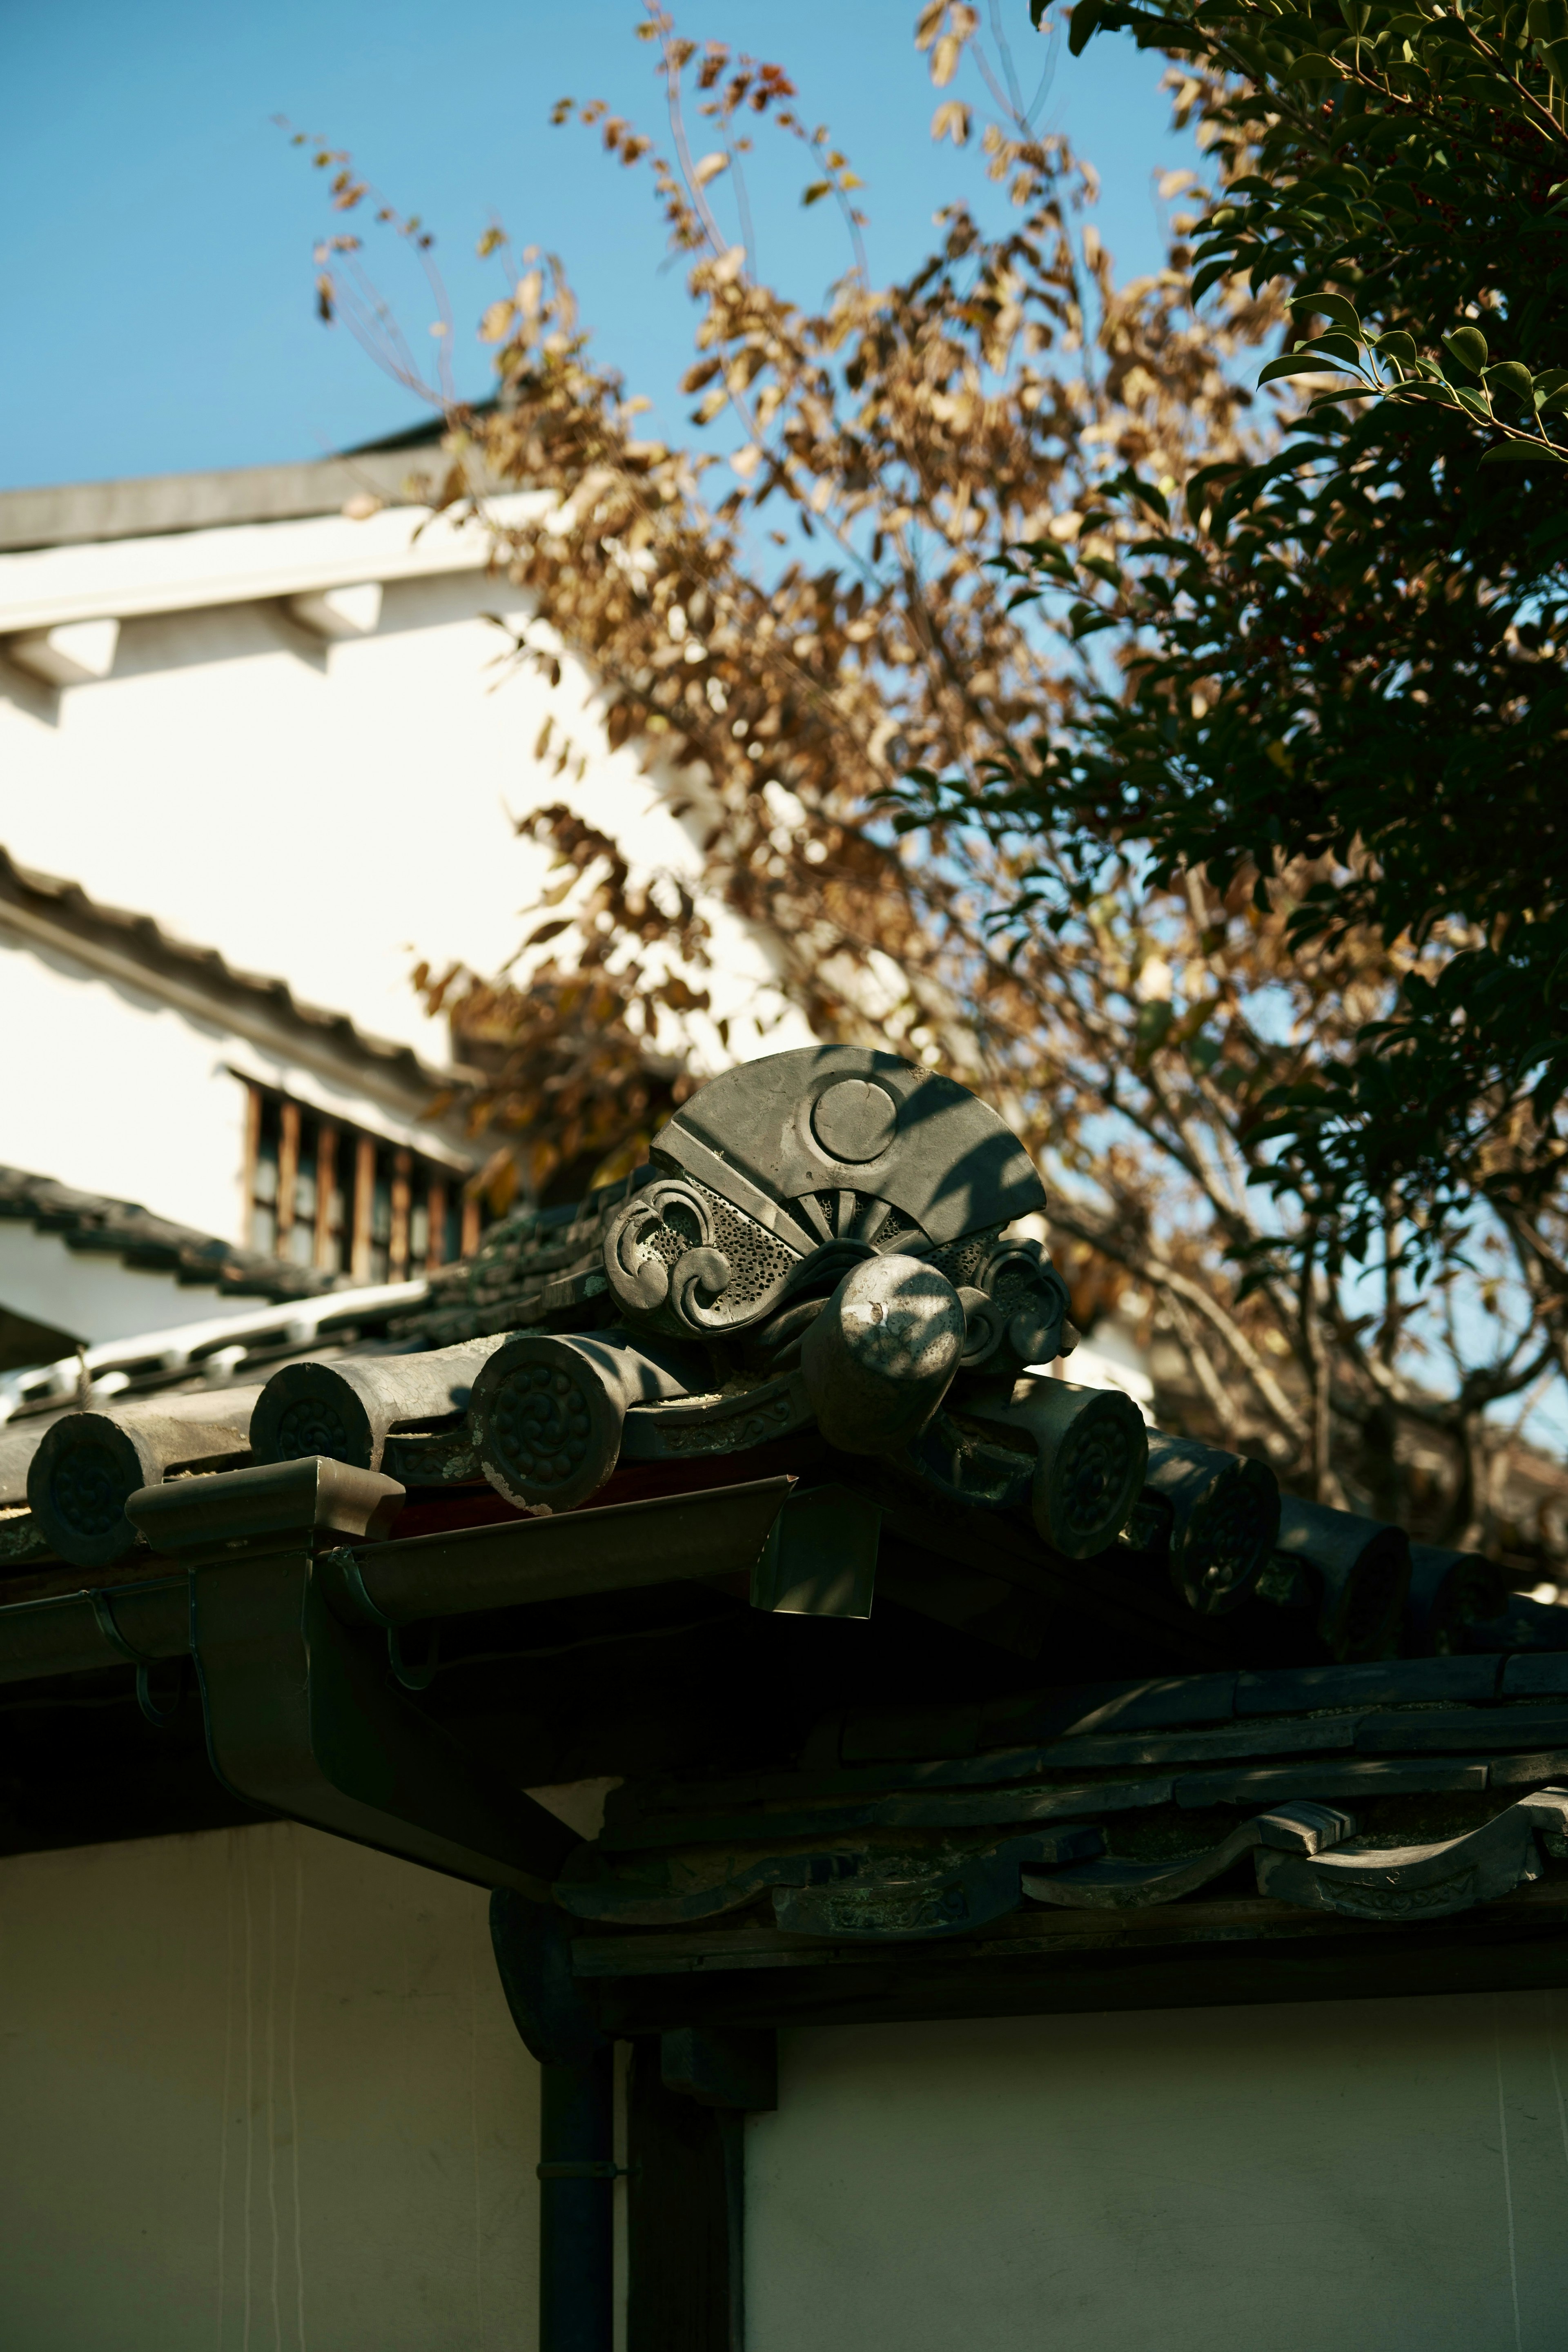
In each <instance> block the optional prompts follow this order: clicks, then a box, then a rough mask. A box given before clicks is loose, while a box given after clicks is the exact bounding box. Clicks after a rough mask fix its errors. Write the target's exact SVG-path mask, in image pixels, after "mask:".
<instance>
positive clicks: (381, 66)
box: [0, 0, 1194, 488]
mask: <svg viewBox="0 0 1568 2352" xmlns="http://www.w3.org/2000/svg"><path fill="white" fill-rule="evenodd" d="M996 5H997V8H998V9H999V12H1000V15H1001V17H1002V21H1003V23H1004V25H1005V28H1006V30H1007V33H1008V37H1009V38H1010V40H1011V41H1012V42H1013V44H1014V47H1015V50H1016V55H1017V58H1018V62H1019V67H1020V72H1021V75H1022V76H1023V78H1024V79H1026V82H1032V79H1033V76H1034V75H1035V74H1036V73H1037V71H1038V68H1039V63H1040V61H1041V58H1042V55H1043V44H1041V43H1040V41H1039V39H1038V37H1037V36H1036V35H1035V34H1034V33H1033V32H1032V30H1031V28H1030V26H1029V22H1028V11H1027V6H1026V0H996ZM641 13H642V12H641V9H640V7H639V5H637V0H575V5H568V6H563V5H560V0H501V5H497V6H493V7H491V8H490V9H489V10H488V11H484V12H480V13H479V14H478V15H476V16H463V17H462V18H457V17H448V16H445V15H444V14H443V13H442V11H440V10H439V9H435V8H432V7H431V6H430V5H428V0H421V5H413V0H376V5H369V0H308V5H307V0H265V5H257V0H251V5H247V6H243V7H242V6H237V5H234V0H228V5H215V0H205V5H197V0H134V5H131V6H127V5H125V0H117V5H108V4H107V0H50V5H47V6H42V5H37V0H34V5H27V0H0V217H3V218H4V219H5V224H6V236H5V244H4V248H3V251H0V289H3V299H4V320H5V332H4V337H3V339H0V488H18V487H22V486H24V485H31V484H37V483H42V482H61V481H83V480H91V479H107V478H115V477H118V476H123V475H132V474H147V473H163V472H175V471H181V470H184V469H186V468H191V467H216V466H239V465H263V464H267V463H269V462H273V461H277V460H280V459H285V458H290V457H313V456H317V455H319V454H321V452H323V451H325V450H328V449H331V448H337V447H342V446H347V445H350V444H353V443H354V442H356V441H361V440H365V439H369V438H371V437H373V436H376V435H379V434H382V433H386V432H390V431H394V430H395V429H396V428H398V427H399V426H401V425H405V424H406V423H408V422H409V421H410V419H411V415H412V414H413V413H414V404H412V403H411V401H410V399H409V397H408V395H407V394H405V392H404V391H402V390H401V389H400V388H399V387H398V386H396V385H395V384H394V383H390V382H388V381H387V380H386V379H384V377H382V376H381V375H379V374H378V373H377V372H376V371H375V369H374V367H373V365H372V364H371V362H370V361H369V360H368V359H366V358H365V357H364V356H363V353H362V352H360V351H359V349H358V348H357V346H356V345H355V344H354V343H353V341H351V339H350V338H349V336H348V334H347V333H346V332H345V331H342V330H334V331H327V330H325V329H323V328H322V327H321V326H320V325H319V324H318V323H317V322H316V320H315V318H314V315H313V311H312V307H311V297H310V288H311V278H312V271H311V265H310V252H311V247H312V245H313V243H314V241H315V239H316V237H317V236H319V235H320V234H321V230H322V228H323V226H328V225H329V224H330V223H331V219H332V216H331V215H330V213H329V210H328V207H327V204H326V191H325V186H324V183H323V182H322V180H321V177H320V175H318V174H317V173H313V172H311V171H310V169H309V167H308V166H307V164H306V163H305V162H304V160H303V158H302V156H301V155H300V152H298V151H297V150H294V149H291V148H290V147H289V143H288V141H287V139H286V137H285V136H284V134H283V133H282V132H280V131H279V130H278V129H277V128H276V127H275V126H274V123H273V121H272V118H273V117H274V116H275V115H279V114H283V115H287V116H288V117H289V118H290V120H291V121H294V122H295V123H296V124H298V125H299V126H300V128H302V129H307V130H310V131H313V132H318V133H321V134H323V135H325V136H326V137H328V138H329V139H330V140H331V142H332V144H333V145H335V146H340V147H346V148H348V149H350V150H351V151H352V152H353V155H354V159H355V162H356V164H357V165H358V166H359V167H360V169H361V170H363V172H364V173H366V174H367V175H369V176H370V177H372V178H373V179H374V181H375V182H376V183H377V184H378V185H379V186H380V187H382V188H383V189H384V191H385V192H386V194H388V196H389V197H390V198H391V199H392V200H393V201H394V202H395V203H396V204H398V205H401V206H403V207H404V208H405V209H406V210H410V211H418V212H419V213H420V214H422V215H423V216H424V217H425V219H426V222H427V223H428V224H429V226H431V227H432V228H433V229H434V230H435V231H436V233H437V237H438V240H439V243H438V248H437V251H438V257H439V259H440V261H441V263H442V266H443V270H444V273H445V275H446V276H447V281H448V284H449V286H450V289H451V292H452V298H453V305H454V310H455V313H456V316H457V320H458V337H457V362H458V383H459V386H460V388H461V389H462V390H464V391H465V392H480V391H482V390H483V389H484V388H485V387H486V385H487V383H488V381H489V375H488V361H487V355H486V354H485V352H483V350H482V349H481V347H480V346H479V343H478V341H476V340H475V336H474V326H475V322H476V321H477V319H478V316H479V310H480V309H481V308H482V306H483V304H484V302H485V301H486V300H489V299H493V297H494V296H495V295H496V294H497V293H499V292H500V290H501V288H500V282H499V280H498V279H497V278H496V277H495V275H494V271H495V267H496V265H495V264H494V263H491V264H490V265H489V267H488V268H481V266H480V265H479V263H478V262H477V261H476V260H475V258H474V245H475V241H476V239H477V238H478V236H479V233H480V231H481V230H482V229H483V228H484V226H485V225H486V223H487V221H488V220H489V218H490V217H491V216H492V215H499V217H500V219H501V220H502V221H503V222H504V223H505V224H506V226H507V227H508V228H509V230H510V232H511V235H512V236H513V238H514V241H515V243H516V244H517V245H518V246H519V247H521V246H523V245H527V244H538V245H540V246H542V247H545V248H546V249H549V250H553V251H556V252H559V253H560V254H561V255H562V257H563V259H564V260H565V262H566V265H567V268H568V270H569V272H570V274H571V276H572V278H573V279H574V284H575V286H576V288H577V289H578V293H579V296H580V299H581V302H582V308H583V315H584V321H585V323H587V324H588V325H589V326H590V327H592V328H593V329H594V331H595V341H596V346H597V348H598V350H599V351H600V352H601V353H602V354H603V356H604V357H605V358H606V359H607V360H609V361H611V362H614V363H615V364H616V365H617V366H618V367H620V368H621V369H622V371H623V372H624V373H625V374H626V378H627V381H628V384H629V386H630V388H631V389H633V390H637V391H641V392H645V393H647V394H648V395H649V397H650V398H651V399H652V400H653V401H654V404H655V421H656V423H657V425H658V426H659V427H660V428H661V429H663V430H666V431H673V432H678V431H679V430H681V429H682V427H681V416H682V413H683V412H682V406H681V404H679V401H678V399H677V396H676V393H675V385H676V380H677V378H678V377H679V373H680V372H681V370H682V368H683V367H685V366H686V365H687V364H688V363H689V357H690V341H689V336H690V323H691V321H690V314H689V310H688V308H687V304H686V300H685V297H684V294H683V291H682V273H681V271H680V269H679V268H676V269H673V270H668V269H667V270H664V271H662V272H661V268H660V265H661V263H662V262H663V261H664V259H665V247H664V231H663V228H662V226H661V224H660V222H659V219H658V213H657V210H656V208H655V205H654V203H653V200H652V194H651V190H650V187H649V185H648V183H647V178H646V175H645V174H643V173H637V174H630V173H624V172H622V171H621V170H620V168H619V167H618V166H617V165H616V164H614V163H611V162H610V161H609V160H608V159H607V158H606V157H605V155H604V154H603V152H601V150H600V148H599V147H598V145H597V142H596V141H595V139H594V138H593V137H592V135H591V134H589V133H587V132H585V131H583V130H581V129H580V128H577V127H569V128H566V129H562V130H553V129H552V128H551V127H550V121H549V116H550V110H551V107H552V103H553V101H554V100H556V99H557V98H559V97H561V96H563V95H567V94H570V95H571V96H573V97H575V98H577V99H579V100H585V99H588V98H590V97H595V96H602V97H604V98H605V99H607V100H609V101H610V102H611V104H612V105H613V106H614V108H615V109H616V110H617V111H619V112H622V113H626V114H629V115H631V116H633V117H634V118H635V119H636V120H637V121H638V122H639V124H640V125H641V126H642V127H644V128H646V129H647V130H649V131H653V132H655V133H656V134H659V133H662V131H663V130H664V118H663V112H662V103H661V99H660V94H659V91H658V89H657V87H656V85H655V81H654V77H653V72H652V64H653V52H652V51H651V50H650V49H649V48H648V47H646V46H645V45H643V44H642V43H640V42H637V40H635V39H634V38H633V37H632V35H633V28H634V26H636V24H637V21H638V19H639V16H640V15H641ZM915 13H916V10H915V0H795V5H793V6H791V7H790V8H789V9H787V10H786V9H781V8H778V7H777V6H774V5H763V0H682V5H680V6H679V8H678V10H677V14H678V18H679V25H680V28H681V29H682V31H686V32H689V33H691V34H692V35H694V36H695V37H700V38H714V39H720V40H724V41H728V42H729V43H731V45H732V46H733V47H736V48H737V49H741V48H744V49H749V50H750V51H751V52H752V54H753V55H754V56H757V57H759V58H766V59H769V60H771V61H774V62H777V63H779V64H782V65H783V66H784V68H785V69H786V70H787V71H788V72H789V73H790V75H791V76H792V78H793V79H795V82H796V84H797V85H798V87H799V89H800V92H801V104H802V109H803V111H804V112H805V114H806V116H807V118H808V119H809V120H810V121H813V122H816V121H826V122H828V123H830V124H831V126H832V128H833V130H834V132H835V134H836V136H837V138H838V140H839V142H840V143H841V144H842V145H843V147H844V148H845V150H846V152H847V153H848V154H849V156H850V157H851V160H852V161H853V163H854V164H855V166H856V168H857V169H858V172H859V173H860V174H861V177H862V178H863V179H864V180H865V182H866V183H867V186H866V190H865V194H864V196H863V198H862V202H863V204H864V205H865V209H866V211H867V213H868V219H869V226H868V233H867V242H868V249H869V257H870V263H871V269H872V275H873V278H874V280H875V281H876V282H878V283H885V282H887V281H888V280H889V279H891V278H894V277H896V276H898V275H900V274H901V273H902V272H903V271H905V270H907V269H909V268H911V267H912V266H913V265H914V264H916V263H917V262H918V261H919V259H920V258H921V256H922V255H923V253H924V252H925V251H926V250H927V249H928V247H929V242H930V238H931V214H932V213H933V211H934V210H935V209H936V207H937V206H938V205H941V204H942V203H945V202H949V201H952V199H953V198H954V197H956V196H960V195H963V196H967V197H968V198H969V199H970V200H971V201H972V202H973V203H974V204H975V205H976V206H977V207H978V208H980V209H981V210H982V211H983V212H984V213H985V214H986V215H987V216H988V217H990V218H991V219H993V220H994V221H999V220H1000V219H1001V218H1002V217H1003V214H1004V207H1003V206H1002V205H1001V203H1000V200H999V198H998V196H997V194H996V192H995V191H994V189H992V188H990V186H989V185H988V184H987V182H986V181H985V178H984V171H983V168H982V166H981V163H980V159H979V157H978V155H977V154H976V153H975V152H974V150H973V148H972V149H971V150H969V151H968V152H965V153H963V154H962V155H961V154H958V153H955V152H954V150H953V149H952V147H951V146H943V147H942V148H940V149H937V148H933V147H932V145H931V141H930V138H929V135H928V130H929V124H930V120H931V110H932V107H933V105H934V104H935V102H936V93H934V92H933V91H932V90H931V86H930V84H929V82H928V80H927V79H926V68H925V60H924V59H923V58H920V57H918V56H917V55H916V53H915V50H914V47H913V43H912V26H913V21H914V16H915ZM1058 52H1059V53H1058V63H1057V67H1056V71H1055V75H1054V79H1053V81H1052V84H1051V87H1050V90H1049V93H1048V96H1047V102H1046V108H1045V113H1044V117H1043V120H1044V121H1045V122H1046V124H1047V126H1048V127H1051V128H1054V129H1058V130H1061V131H1066V132H1067V133H1068V136H1069V137H1070V138H1071V139H1072V140H1073V142H1074V143H1075V144H1076V145H1077V146H1078V148H1079V151H1080V152H1082V153H1084V154H1085V155H1087V156H1088V157H1089V160H1090V161H1092V162H1093V163H1094V164H1095V165H1096V167H1097V169H1098V170H1099V172H1100V177H1101V180H1102V182H1103V194H1102V196H1101V200H1100V205H1099V207H1098V211H1097V213H1096V215H1095V217H1096V221H1097V225H1098V226H1099V228H1100V234H1101V236H1103V237H1104V238H1105V239H1106V242H1107V243H1108V244H1109V246H1110V248H1111V251H1112V252H1113V254H1114V255H1115V257H1116V259H1117V263H1118V265H1119V268H1120V270H1121V274H1122V275H1124V276H1126V275H1131V274H1133V273H1134V272H1141V271H1142V270H1145V269H1150V268H1155V267H1157V266H1158V263H1159V260H1160V257H1161V254H1162V249H1163V237H1162V230H1161V223H1160V209H1161V208H1160V207H1159V206H1158V205H1157V203H1156V200H1155V196H1154V194H1153V180H1154V178H1155V176H1156V175H1157V174H1158V173H1160V172H1162V171H1163V170H1165V169H1167V168H1169V167H1170V166H1171V165H1172V164H1173V163H1191V162H1192V161H1193V160H1194V157H1193V152H1192V148H1191V145H1190V143H1189V142H1187V141H1186V140H1184V139H1180V138H1177V137H1176V136H1174V135H1173V133H1172V132H1171V131H1170V129H1169V102H1168V100H1166V99H1165V98H1164V97H1163V95H1162V94H1161V92H1160V89H1159V77H1160V72H1161V66H1160V64H1159V62H1158V61H1157V60H1154V59H1151V58H1141V57H1140V56H1139V55H1138V53H1137V52H1136V51H1135V50H1134V49H1133V48H1132V47H1131V45H1130V44H1129V43H1127V42H1126V41H1124V40H1117V41H1106V40H1101V41H1098V42H1094V43H1091V44H1090V47H1089V54H1088V55H1087V56H1086V57H1084V58H1079V59H1072V58H1068V57H1067V56H1066V54H1065V45H1060V44H1058ZM972 94H976V93H972ZM801 162H802V159H801V157H800V155H799V151H798V150H793V149H792V148H790V146H789V145H788V143H787V142H783V141H779V140H776V139H775V140H773V141H771V142H769V141H766V140H764V141H763V142H762V146H761V152H759V157H758V169H757V173H756V183H755V186H754V190H753V207H754V210H755V213H756V215H757V225H758V244H759V258H760V262H761V266H762V268H763V271H764V273H765V274H767V275H768V276H770V277H772V278H773V279H774V280H775V282H778V283H780V284H782V285H783V286H784V289H785V290H787V291H789V292H790V293H792V294H794V295H795V296H796V297H797V298H798V299H805V300H807V301H810V300H815V299H816V298H817V297H818V296H819V295H820V294H821V292H822V291H823V289H825V288H826V285H827V284H828V283H829V282H830V281H831V279H832V278H835V277H836V276H837V275H838V274H839V272H840V271H841V270H842V268H844V267H845V263H846V258H847V257H846V253H845V249H844V247H843V243H842V234H841V231H840V230H839V228H838V226H837V223H836V222H835V220H834V219H833V218H832V216H831V215H832V207H831V206H830V205H818V206H816V208H814V209H813V210H812V211H810V212H804V213H803V212H802V210H801V209H800V205H799V193H800V188H801V185H802V179H803V173H802V169H801ZM403 259H404V260H405V261H406V257H403ZM396 260H397V257H394V256H391V255H388V257H387V261H388V267H387V268H386V271H385V273H384V277H385V282H386V285H387V288H388V290H389V291H390V292H391V294H392V295H393V298H394V299H395V304H396V307H397V309H398V311H399V315H400V316H401V317H402V318H403V320H405V324H406V325H407V326H408V327H409V328H410V329H411V330H412V331H413V332H412V334H411V340H416V339H417V338H418V337H420V336H423V335H424V333H425V330H426V324H427V322H428V320H429V317H430V315H431V307H430V302H429V297H428V295H427V294H426V292H425V291H424V290H423V288H422V286H421V285H420V283H419V281H418V280H417V279H416V277H415V276H414V275H413V274H412V273H410V272H408V271H406V269H404V270H400V269H399V268H398V267H397V266H396Z"/></svg>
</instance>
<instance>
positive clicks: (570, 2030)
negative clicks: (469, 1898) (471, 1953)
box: [490, 1886, 617, 2352]
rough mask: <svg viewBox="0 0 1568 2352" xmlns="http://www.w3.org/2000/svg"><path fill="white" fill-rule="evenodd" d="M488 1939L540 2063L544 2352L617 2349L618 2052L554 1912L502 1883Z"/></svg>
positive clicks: (607, 2351)
mask: <svg viewBox="0 0 1568 2352" xmlns="http://www.w3.org/2000/svg"><path fill="white" fill-rule="evenodd" d="M490 1938H491V1941H492V1943H493V1944H494V1947H495V1955H496V1966H497V1968H498V1969H499V1970H500V1980H501V1988H502V1990H503V1991H504V1992H505V1994H506V1999H507V2006H508V2008H509V2009H510V2011H511V2015H512V2022H513V2023H514V2024H515V2026H516V2027H517V2030H518V2032H519V2033H521V2036H522V2039H523V2041H524V2042H525V2043H526V2044H527V2046H528V2048H529V2050H530V2051H531V2053H532V2054H533V2056H534V2057H535V2058H536V2059H537V2060H538V2061H539V2067H540V2120H539V2166H538V2171H539V2352H613V2347H614V2342H615V2266H614V2252H615V2204H614V2197H615V2184H616V2171H617V2167H616V2160H615V2071H614V2059H615V2053H614V2048H613V2045H612V2043H611V2042H610V2041H609V2038H608V2037H607V2035H605V2033H604V2032H602V2031H601V2030H600V2026H599V2021H598V2016H597V2012H596V2011H595V2006H594V2003H593V2001H592V2000H591V1999H590V1997H589V1995H588V1993H587V1992H586V1990H584V1986H583V1985H582V1984H581V1982H580V1981H579V1980H578V1979H576V1978H575V1977H574V1975H573V1973H572V1939H571V1931H570V1928H569V1927H568V1924H567V1921H566V1920H565V1918H564V1917H563V1915H562V1913H561V1912H559V1911H558V1910H556V1909H555V1908H554V1906H552V1905H551V1904H546V1903H534V1902H531V1901H530V1899H529V1898H528V1896H527V1895H520V1894H518V1893H516V1892H515V1891H514V1890H513V1889H512V1888H510V1887H504V1886H503V1887H498V1888H497V1890H496V1892H495V1893H494V1894H493V1895H491V1897H490Z"/></svg>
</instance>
